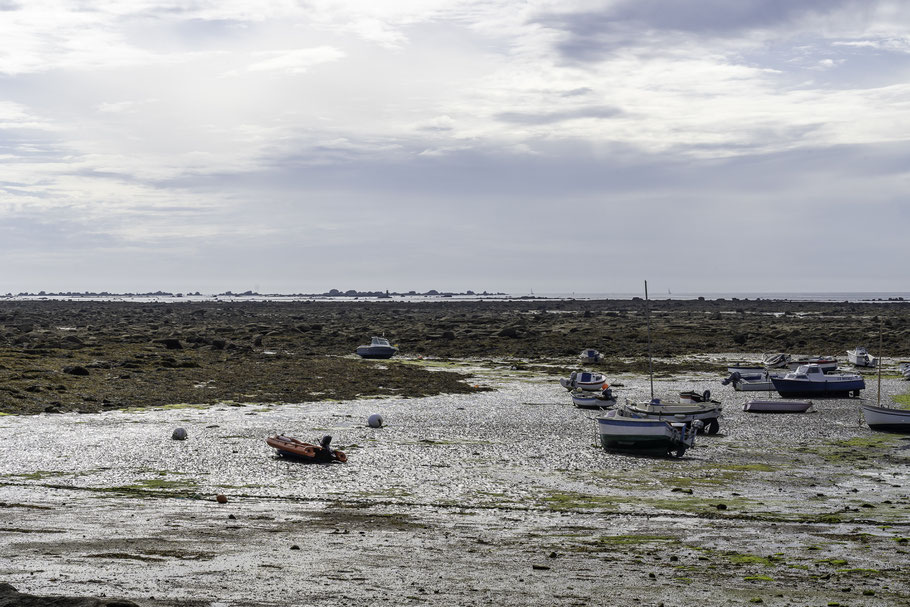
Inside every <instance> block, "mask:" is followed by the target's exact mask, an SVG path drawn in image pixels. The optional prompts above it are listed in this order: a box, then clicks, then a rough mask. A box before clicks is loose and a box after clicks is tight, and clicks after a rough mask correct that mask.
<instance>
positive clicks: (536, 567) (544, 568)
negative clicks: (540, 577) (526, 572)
mask: <svg viewBox="0 0 910 607" xmlns="http://www.w3.org/2000/svg"><path fill="white" fill-rule="evenodd" d="M531 569H536V570H538V571H546V570H548V569H549V567H548V566H547V565H531Z"/></svg>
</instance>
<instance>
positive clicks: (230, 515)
mask: <svg viewBox="0 0 910 607" xmlns="http://www.w3.org/2000/svg"><path fill="white" fill-rule="evenodd" d="M228 518H229V519H231V520H232V521H234V520H237V517H236V516H234V515H233V514H229V515H228Z"/></svg>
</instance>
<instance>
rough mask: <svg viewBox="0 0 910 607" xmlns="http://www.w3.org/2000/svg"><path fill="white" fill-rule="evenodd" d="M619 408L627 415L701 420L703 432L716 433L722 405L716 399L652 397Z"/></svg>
mask: <svg viewBox="0 0 910 607" xmlns="http://www.w3.org/2000/svg"><path fill="white" fill-rule="evenodd" d="M620 410H621V411H622V414H623V415H625V416H627V417H638V418H641V417H646V418H648V419H662V420H664V421H669V422H672V423H683V424H691V423H692V422H694V421H696V420H698V421H701V422H702V426H703V428H704V432H705V434H717V432H718V430H720V421H719V420H720V418H721V417H723V415H722V414H721V411H722V410H723V407H722V406H721V404H720V403H719V402H717V401H709V402H702V403H664V402H662V401H661V400H660V399H659V398H652V399H651V401H650V402H647V403H629V402H627V403H626V404H625V405H623V406H622V407H621V408H620Z"/></svg>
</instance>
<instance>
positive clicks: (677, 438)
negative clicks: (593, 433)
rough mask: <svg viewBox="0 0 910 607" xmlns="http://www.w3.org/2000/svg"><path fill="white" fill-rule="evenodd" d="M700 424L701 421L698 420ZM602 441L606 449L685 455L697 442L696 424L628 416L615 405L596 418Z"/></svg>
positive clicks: (601, 443) (598, 432) (602, 445)
mask: <svg viewBox="0 0 910 607" xmlns="http://www.w3.org/2000/svg"><path fill="white" fill-rule="evenodd" d="M697 423H698V424H701V422H697ZM597 434H598V436H599V437H600V445H601V447H603V448H604V449H605V450H606V451H631V452H640V453H654V454H659V455H671V454H672V455H675V456H676V457H682V456H683V453H685V452H686V449H689V448H690V447H692V446H693V445H694V443H695V428H689V427H687V425H686V424H685V423H672V422H669V421H666V420H663V419H654V418H637V417H627V416H626V415H624V414H622V413H621V412H620V410H618V409H613V410H611V411H607V412H606V413H605V414H604V415H602V416H600V417H598V418H597Z"/></svg>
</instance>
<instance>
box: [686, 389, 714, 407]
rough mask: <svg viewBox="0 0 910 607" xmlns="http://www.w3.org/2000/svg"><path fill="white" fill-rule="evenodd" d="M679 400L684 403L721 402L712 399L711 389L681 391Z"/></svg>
mask: <svg viewBox="0 0 910 607" xmlns="http://www.w3.org/2000/svg"><path fill="white" fill-rule="evenodd" d="M679 402H681V403H684V404H692V403H715V404H718V405H719V404H720V401H716V400H711V391H710V390H705V391H704V392H696V391H695V390H685V391H683V392H680V393H679Z"/></svg>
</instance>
